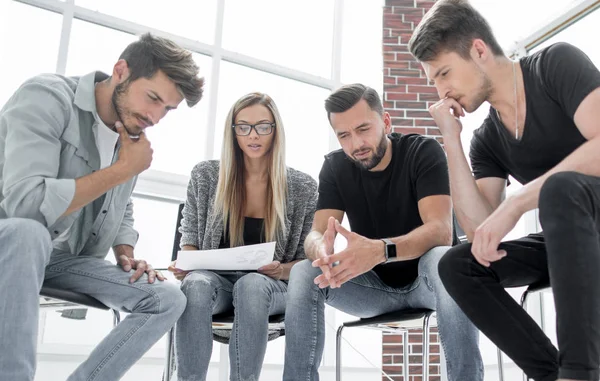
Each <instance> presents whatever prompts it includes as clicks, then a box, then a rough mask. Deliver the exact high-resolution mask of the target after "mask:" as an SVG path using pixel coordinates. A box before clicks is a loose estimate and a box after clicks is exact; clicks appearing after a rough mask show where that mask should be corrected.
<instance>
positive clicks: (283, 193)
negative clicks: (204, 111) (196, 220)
mask: <svg viewBox="0 0 600 381" xmlns="http://www.w3.org/2000/svg"><path fill="white" fill-rule="evenodd" d="M257 104H260V105H262V106H265V107H266V108H267V109H269V111H270V112H271V114H272V115H273V119H274V121H275V129H274V131H273V134H275V136H273V140H272V143H271V148H270V150H269V152H268V153H267V155H268V159H269V165H268V169H267V176H268V178H267V194H266V197H267V211H266V214H265V223H264V234H265V239H266V241H267V242H271V241H275V240H277V238H278V235H279V234H281V233H283V232H284V231H285V215H286V200H287V170H286V165H285V133H284V130H283V123H282V121H281V116H280V115H279V110H278V109H277V106H276V105H275V102H273V99H271V97H269V96H268V95H266V94H263V93H250V94H247V95H244V96H243V97H241V98H240V99H238V100H237V102H235V103H234V104H233V106H232V107H231V109H230V110H229V114H228V115H227V118H226V119H225V133H224V136H223V147H222V150H221V164H220V169H219V182H218V184H217V192H216V197H215V204H214V210H215V212H217V213H220V214H221V216H222V218H223V234H224V235H226V234H228V233H229V241H230V244H231V247H235V246H240V245H243V244H244V212H245V207H246V202H247V199H246V182H245V177H246V175H245V167H244V155H243V152H242V149H241V148H240V146H239V144H238V142H237V139H236V137H235V133H234V131H233V128H232V126H233V124H234V123H235V118H236V117H237V115H238V113H239V112H240V111H241V110H243V109H245V108H246V107H250V106H254V105H257Z"/></svg>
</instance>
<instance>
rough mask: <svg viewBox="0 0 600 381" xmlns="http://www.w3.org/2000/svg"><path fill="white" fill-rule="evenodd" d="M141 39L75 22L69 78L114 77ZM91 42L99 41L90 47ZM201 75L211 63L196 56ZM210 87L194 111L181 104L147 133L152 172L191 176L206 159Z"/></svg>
mask: <svg viewBox="0 0 600 381" xmlns="http://www.w3.org/2000/svg"><path fill="white" fill-rule="evenodd" d="M136 40H137V37H136V36H134V35H131V34H128V33H124V32H119V31H116V30H113V29H109V28H105V27H103V26H100V25H96V24H92V23H88V22H85V21H81V20H74V21H73V31H72V32H71V44H70V46H69V60H68V66H67V74H68V75H82V74H85V73H88V72H91V71H94V70H102V71H104V72H105V73H107V74H111V73H112V68H113V66H114V64H115V63H116V62H117V60H118V59H119V56H120V55H121V52H122V51H123V50H124V49H125V48H126V47H127V45H128V44H129V43H131V42H133V41H136ZM89 41H98V42H94V44H90V43H89ZM193 57H194V60H195V61H196V63H197V64H198V66H199V67H200V72H201V75H203V76H204V77H205V79H208V78H209V76H210V66H211V59H210V58H209V57H207V56H203V55H200V54H195V53H194V54H193ZM208 93H209V90H208V85H205V89H204V96H203V99H202V100H201V101H200V103H199V104H197V105H196V106H194V107H193V108H189V107H187V105H186V104H185V101H183V102H181V104H180V105H179V107H178V108H177V110H173V111H170V112H169V113H168V114H167V116H165V118H163V120H162V121H161V122H160V123H159V124H157V125H156V126H154V127H152V128H149V129H148V130H147V133H148V138H149V139H150V141H151V142H152V148H153V149H154V156H153V160H152V167H151V168H152V169H156V170H160V171H165V172H174V173H178V174H183V175H189V174H190V171H191V170H192V168H193V166H194V164H196V163H197V162H199V161H201V160H202V159H203V158H204V152H205V147H206V142H205V136H206V119H207V113H208V99H207V98H208Z"/></svg>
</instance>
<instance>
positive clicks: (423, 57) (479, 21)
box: [408, 0, 504, 62]
mask: <svg viewBox="0 0 600 381" xmlns="http://www.w3.org/2000/svg"><path fill="white" fill-rule="evenodd" d="M476 38H479V39H481V40H482V41H483V42H485V43H486V44H487V45H488V46H489V47H490V49H491V50H492V52H493V53H494V55H496V56H500V55H503V54H504V52H503V51H502V48H501V47H500V44H498V41H497V40H496V37H494V34H493V33H492V28H490V25H489V24H488V22H487V21H486V20H485V18H483V16H482V15H481V13H479V12H478V11H477V10H476V9H475V8H473V6H472V5H471V4H470V3H469V2H468V0H439V1H438V2H437V3H435V4H434V5H433V7H432V8H431V9H430V10H429V12H427V13H426V14H425V16H424V17H423V20H421V22H420V23H419V25H418V26H417V28H416V29H415V31H414V33H413V35H412V37H411V38H410V41H409V42H408V49H409V50H410V52H411V53H412V55H413V56H415V58H416V59H417V60H419V61H421V62H427V61H431V60H434V59H435V57H437V55H438V54H440V53H442V52H456V53H458V54H459V55H460V56H461V57H463V58H464V59H469V58H470V55H469V53H470V50H471V46H472V44H473V40H474V39H476Z"/></svg>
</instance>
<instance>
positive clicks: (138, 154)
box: [115, 122, 153, 176]
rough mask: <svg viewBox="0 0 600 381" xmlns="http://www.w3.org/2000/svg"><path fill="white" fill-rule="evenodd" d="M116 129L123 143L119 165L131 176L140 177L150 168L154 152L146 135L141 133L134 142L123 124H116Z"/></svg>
mask: <svg viewBox="0 0 600 381" xmlns="http://www.w3.org/2000/svg"><path fill="white" fill-rule="evenodd" d="M115 128H116V129H117V132H118V133H119V140H120V142H121V148H120V150H119V159H118V161H117V163H119V164H121V165H122V166H123V168H125V171H126V172H127V174H128V175H129V176H136V175H139V174H140V173H141V172H143V171H145V170H146V169H148V168H150V164H151V163H152V153H153V151H152V147H151V146H150V141H149V140H148V138H147V137H146V134H145V133H143V132H141V133H140V136H139V138H138V139H137V140H132V139H131V137H129V134H128V133H127V131H126V130H125V127H123V124H122V123H121V122H117V123H115Z"/></svg>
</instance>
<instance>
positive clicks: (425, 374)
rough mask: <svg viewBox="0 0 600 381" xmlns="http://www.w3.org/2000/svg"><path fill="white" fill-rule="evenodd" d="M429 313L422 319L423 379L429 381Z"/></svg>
mask: <svg viewBox="0 0 600 381" xmlns="http://www.w3.org/2000/svg"><path fill="white" fill-rule="evenodd" d="M430 317H431V315H430V314H428V315H425V318H424V319H423V381H429V318H430Z"/></svg>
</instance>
